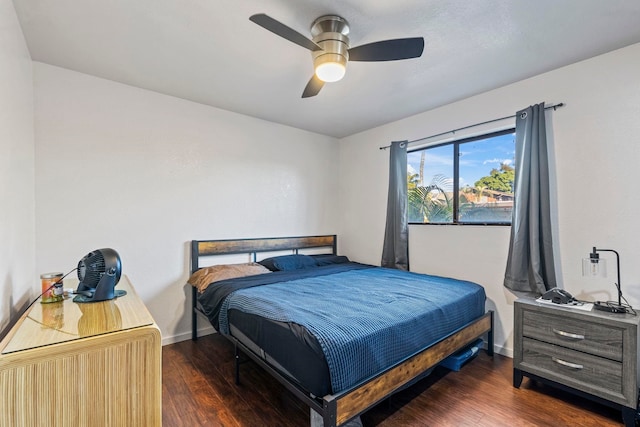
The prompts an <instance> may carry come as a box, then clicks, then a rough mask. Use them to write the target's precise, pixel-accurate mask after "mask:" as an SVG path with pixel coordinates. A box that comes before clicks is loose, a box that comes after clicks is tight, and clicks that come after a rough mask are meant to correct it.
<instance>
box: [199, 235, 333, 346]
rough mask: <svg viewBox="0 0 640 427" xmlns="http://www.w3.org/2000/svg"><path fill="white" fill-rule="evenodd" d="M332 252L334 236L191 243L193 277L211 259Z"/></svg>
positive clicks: (255, 257)
mask: <svg viewBox="0 0 640 427" xmlns="http://www.w3.org/2000/svg"><path fill="white" fill-rule="evenodd" d="M313 248H329V249H330V250H331V253H332V254H334V255H337V254H338V250H337V249H338V244H337V237H336V235H335V234H330V235H325V236H303V237H268V238H264V239H231V240H192V241H191V274H193V273H194V272H195V271H197V270H198V269H199V268H200V257H203V256H212V255H231V254H250V255H251V256H252V258H253V261H256V259H257V254H258V253H261V252H276V251H289V250H290V251H293V253H296V254H297V253H298V251H299V250H300V249H313ZM191 289H192V291H191V305H192V308H191V339H193V340H196V339H197V338H198V333H197V323H198V319H197V313H198V312H201V311H200V310H199V309H198V304H197V299H198V291H197V289H196V288H195V287H192V288H191Z"/></svg>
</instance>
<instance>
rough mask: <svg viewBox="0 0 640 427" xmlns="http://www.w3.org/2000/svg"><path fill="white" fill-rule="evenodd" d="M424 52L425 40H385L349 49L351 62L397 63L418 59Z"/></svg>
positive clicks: (417, 38) (416, 38)
mask: <svg viewBox="0 0 640 427" xmlns="http://www.w3.org/2000/svg"><path fill="white" fill-rule="evenodd" d="M423 50H424V39H423V38H422V37H413V38H408V39H393V40H383V41H380V42H374V43H369V44H363V45H361V46H356V47H352V48H351V49H349V61H397V60H399V59H410V58H418V57H419V56H420V55H422V51H423Z"/></svg>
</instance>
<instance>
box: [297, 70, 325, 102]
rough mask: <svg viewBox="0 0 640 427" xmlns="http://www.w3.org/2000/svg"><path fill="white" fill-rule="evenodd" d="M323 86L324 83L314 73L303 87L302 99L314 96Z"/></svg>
mask: <svg viewBox="0 0 640 427" xmlns="http://www.w3.org/2000/svg"><path fill="white" fill-rule="evenodd" d="M323 86H324V82H323V81H322V80H320V79H319V78H318V76H316V75H315V73H314V74H313V76H312V77H311V80H309V83H307V86H305V88H304V92H302V97H303V98H310V97H312V96H316V95H317V94H318V92H320V89H322V87H323Z"/></svg>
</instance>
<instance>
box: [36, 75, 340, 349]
mask: <svg viewBox="0 0 640 427" xmlns="http://www.w3.org/2000/svg"><path fill="white" fill-rule="evenodd" d="M34 80H35V95H36V97H35V99H36V102H35V117H36V119H35V129H36V204H37V209H36V237H37V241H36V243H37V245H36V247H37V256H36V266H37V269H38V271H50V270H60V271H68V270H70V269H72V268H74V267H75V266H76V265H77V262H78V261H79V260H80V258H81V257H82V256H84V255H85V254H86V253H88V252H89V251H90V250H92V249H97V248H101V247H112V248H114V249H116V250H117V251H118V252H119V254H120V256H121V258H122V263H123V271H124V273H125V274H127V275H128V277H129V279H130V280H131V281H132V283H133V285H134V286H135V287H136V290H137V291H138V293H139V294H140V296H141V297H142V299H143V300H144V301H145V303H146V304H147V307H148V308H149V310H150V311H151V314H152V315H153V316H154V318H155V319H156V322H157V323H158V325H159V326H160V328H161V331H162V334H163V342H164V343H168V342H172V341H175V340H179V339H184V338H186V337H187V336H188V332H189V328H190V316H189V313H190V311H189V309H190V305H189V304H190V289H188V288H187V287H186V286H185V282H186V279H187V277H188V259H189V252H188V246H187V243H188V241H190V240H191V239H224V238H240V237H265V236H295V235H307V234H324V233H331V234H333V233H336V232H337V228H338V196H337V193H338V176H337V174H338V165H337V162H336V159H337V158H338V142H337V140H335V139H333V138H329V137H326V136H321V135H317V134H313V133H309V132H305V131H301V130H297V129H294V128H290V127H285V126H282V125H277V124H274V123H270V122H266V121H262V120H258V119H254V118H251V117H247V116H243V115H239V114H235V113H231V112H228V111H224V110H219V109H216V108H212V107H208V106H204V105H201V104H196V103H193V102H189V101H184V100H181V99H177V98H172V97H169V96H165V95H160V94H157V93H153V92H149V91H145V90H142V89H137V88H134V87H130V86H125V85H122V84H118V83H114V82H111V81H107V80H103V79H99V78H96V77H91V76H88V75H84V74H80V73H76V72H72V71H68V70H65V69H61V68H56V67H53V66H50V65H46V64H42V63H38V62H36V63H34ZM202 323H203V324H204V323H206V322H202Z"/></svg>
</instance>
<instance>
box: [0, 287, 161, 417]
mask: <svg viewBox="0 0 640 427" xmlns="http://www.w3.org/2000/svg"><path fill="white" fill-rule="evenodd" d="M69 282H71V281H69ZM76 284H77V281H76ZM65 287H70V286H69V284H68V283H67V280H65ZM116 289H121V290H125V291H126V292H127V294H126V295H125V296H122V297H119V298H116V299H113V300H110V301H102V302H95V303H84V304H78V303H74V302H73V301H72V298H68V299H65V300H64V301H61V302H56V303H50V304H41V303H40V301H39V300H38V301H36V302H35V303H34V304H33V305H32V306H31V308H30V309H28V310H27V311H26V312H25V313H24V315H23V316H22V317H21V318H20V319H19V320H18V322H17V323H16V324H15V326H14V327H13V328H12V329H11V331H10V332H9V333H8V335H7V336H6V337H5V338H4V339H3V340H2V342H0V426H60V427H63V426H64V427H67V426H74V427H75V426H91V427H94V426H145V427H148V426H160V425H161V424H162V377H161V376H162V366H161V357H162V353H161V351H162V349H161V338H160V330H159V329H158V326H157V325H156V324H155V322H154V320H153V318H152V317H151V315H150V314H149V311H148V310H147V308H146V307H145V306H144V304H143V303H142V301H141V300H140V298H139V297H138V295H137V294H136V292H135V289H134V288H133V286H132V285H131V283H130V282H129V280H128V278H127V277H126V276H123V277H122V278H121V280H120V282H119V283H118V285H117V286H116Z"/></svg>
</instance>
